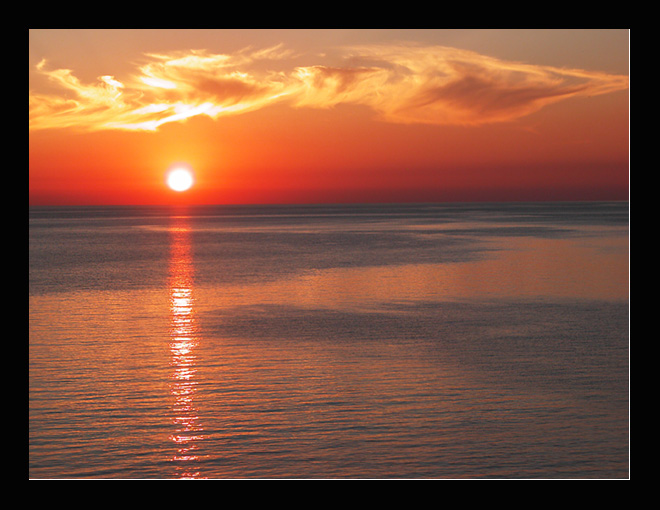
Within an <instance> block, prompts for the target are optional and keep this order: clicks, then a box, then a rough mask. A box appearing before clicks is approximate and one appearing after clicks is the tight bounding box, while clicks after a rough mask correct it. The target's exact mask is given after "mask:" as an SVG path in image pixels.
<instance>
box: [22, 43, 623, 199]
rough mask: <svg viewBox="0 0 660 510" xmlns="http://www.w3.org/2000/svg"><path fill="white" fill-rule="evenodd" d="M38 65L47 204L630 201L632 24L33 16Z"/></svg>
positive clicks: (32, 176) (34, 116) (39, 193)
mask: <svg viewBox="0 0 660 510" xmlns="http://www.w3.org/2000/svg"><path fill="white" fill-rule="evenodd" d="M29 59H30V131H29V136H30V140H29V143H30V145H29V158H30V163H29V165H30V170H29V191H30V204H34V205H37V204H63V205H66V204H166V203H179V202H189V203H203V204H224V203H317V202H410V201H470V200H548V199H551V200H592V199H605V200H611V199H614V200H621V199H623V200H625V199H627V198H628V184H629V152H628V151H629V124H628V122H629V91H628V66H629V63H628V59H629V33H628V31H627V30H544V31H540V30H436V31H433V30H428V31H427V30H424V31H419V30H417V31H415V30H413V31H392V30H382V31H381V30H366V31H364V30H363V31H357V30H326V31H312V30H310V31H307V30H293V31H286V30H264V31H259V30H257V31H251V30H174V31H171V30H166V31H161V30H31V31H30V55H29ZM177 162H183V163H186V164H187V165H189V166H190V167H192V169H193V170H194V173H195V178H196V182H195V186H194V187H193V188H191V190H189V191H187V192H182V193H175V192H173V191H171V190H169V189H168V188H167V186H166V185H165V174H166V171H167V170H168V169H169V168H170V167H171V166H172V165H173V164H175V163H177Z"/></svg>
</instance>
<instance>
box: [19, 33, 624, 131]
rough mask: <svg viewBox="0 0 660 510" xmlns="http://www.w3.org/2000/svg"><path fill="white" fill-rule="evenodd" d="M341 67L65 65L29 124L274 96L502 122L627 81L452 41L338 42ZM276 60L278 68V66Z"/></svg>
mask: <svg viewBox="0 0 660 510" xmlns="http://www.w3.org/2000/svg"><path fill="white" fill-rule="evenodd" d="M343 54H344V62H345V65H342V66H336V65H335V66H327V65H323V64H317V65H310V66H298V67H293V66H291V67H290V68H289V69H287V68H286V67H283V66H284V65H285V64H290V62H291V61H292V60H291V59H292V57H293V54H292V52H291V51H290V50H287V49H286V48H284V47H283V46H282V45H279V46H275V47H272V48H266V49H262V50H250V49H247V50H243V51H240V52H237V53H236V54H233V55H229V54H213V53H209V52H207V51H187V52H177V53H171V54H148V55H146V58H147V59H148V61H147V63H146V64H144V65H142V66H141V67H139V68H138V69H137V73H136V74H135V75H134V76H133V77H131V78H129V79H128V80H124V81H123V82H122V81H119V79H117V78H115V77H114V76H111V75H104V76H101V77H99V78H98V80H97V82H95V83H93V84H83V83H81V82H80V81H79V80H78V79H77V78H76V77H75V76H74V74H73V71H71V70H68V69H54V70H49V69H48V68H47V65H46V62H45V61H42V62H40V63H39V65H38V66H37V69H36V70H37V72H39V73H42V74H43V75H45V76H47V77H48V79H49V80H51V81H52V82H53V84H55V85H56V86H57V87H59V89H60V90H61V91H62V93H61V94H58V95H53V94H42V93H38V92H32V91H31V92H30V129H45V128H61V127H76V128H79V129H86V130H99V129H128V130H157V129H158V127H159V126H161V125H163V124H165V123H168V122H178V121H182V120H185V119H187V118H190V117H193V116H197V115H207V116H209V117H211V118H214V119H216V118H219V117H222V116H224V115H236V114H239V113H243V112H247V111H251V110H255V109H258V108H263V107H265V106H268V105H270V104H274V103H275V102H287V103H288V104H290V105H291V106H292V107H297V108H302V107H308V108H327V107H332V106H335V105H337V104H341V103H349V104H359V105H365V106H368V107H370V108H371V109H373V111H374V112H375V113H376V114H377V115H378V116H379V118H381V119H382V120H384V121H389V122H401V123H427V124H449V125H480V124H486V123H493V122H506V121H511V120H515V119H518V118H521V117H524V116H525V115H529V114H530V113H533V112H535V111H538V110H539V109H541V108H543V107H545V106H547V105H550V104H552V103H555V102H557V101H561V100H563V99H566V98H569V97H574V96H590V95H599V94H607V93H610V92H614V91H618V90H624V89H626V88H627V87H628V77H627V76H621V75H611V74H606V73H599V72H591V71H584V70H579V69H560V68H553V67H548V66H535V65H530V64H524V63H518V62H507V61H503V60H499V59H495V58H492V57H488V56H484V55H480V54H478V53H475V52H471V51H465V50H460V49H455V48H448V47H441V46H434V47H421V46H413V45H409V46H406V45H397V46H394V45H388V46H361V47H352V48H344V49H343ZM283 69H284V70H283Z"/></svg>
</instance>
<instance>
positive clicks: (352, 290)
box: [29, 203, 629, 478]
mask: <svg viewBox="0 0 660 510" xmlns="http://www.w3.org/2000/svg"><path fill="white" fill-rule="evenodd" d="M628 225H629V215H628V204H627V203H536V204H523V203H521V204H417V205H363V206H359V205H350V206H348V205H342V206H287V207H284V206H268V207H267V206H263V207H247V206H245V207H239V206H235V207H220V206H218V207H211V206H208V207H195V208H189V209H172V208H167V207H141V208H140V207H135V208H130V207H71V208H65V207H62V208H31V209H30V230H29V259H30V260H29V276H30V277H29V344H30V345H29V400H30V401H29V476H30V477H32V478H627V477H628V462H629V387H628V382H629V368H628V365H629V363H628V362H629V290H628V276H629V270H628V267H629V264H628V258H629V244H628V239H629V233H628Z"/></svg>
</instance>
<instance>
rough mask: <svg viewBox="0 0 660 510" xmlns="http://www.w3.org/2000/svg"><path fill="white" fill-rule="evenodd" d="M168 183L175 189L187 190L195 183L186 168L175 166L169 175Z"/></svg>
mask: <svg viewBox="0 0 660 510" xmlns="http://www.w3.org/2000/svg"><path fill="white" fill-rule="evenodd" d="M167 185H168V186H169V187H170V188H171V189H173V190H174V191H186V190H187V189H190V187H191V186H192V185H193V176H192V173H191V172H190V171H189V170H186V169H185V168H175V169H174V170H172V171H171V172H170V173H169V174H168V175H167Z"/></svg>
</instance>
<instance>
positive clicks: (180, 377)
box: [169, 218, 203, 478]
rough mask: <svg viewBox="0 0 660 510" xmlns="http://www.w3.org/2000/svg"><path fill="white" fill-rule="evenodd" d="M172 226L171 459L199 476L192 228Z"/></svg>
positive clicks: (182, 471)
mask: <svg viewBox="0 0 660 510" xmlns="http://www.w3.org/2000/svg"><path fill="white" fill-rule="evenodd" d="M172 221H173V223H172V225H171V227H170V236H171V244H170V269H169V294H170V333H169V341H170V343H169V346H170V353H171V359H170V365H171V366H172V368H173V372H172V374H171V378H170V395H171V396H172V397H173V404H172V416H173V421H174V425H175V431H174V433H173V434H172V435H171V436H170V438H171V440H172V441H173V442H174V443H175V445H176V446H177V451H176V454H175V455H174V457H173V458H172V459H171V460H172V461H173V462H174V463H175V466H176V472H177V476H179V477H181V478H197V477H199V472H198V471H197V470H196V468H195V461H197V460H198V459H199V456H198V455H197V454H196V450H197V448H198V446H199V442H200V441H201V440H202V439H203V434H202V432H203V427H202V426H201V424H200V423H199V413H198V410H197V408H196V407H195V393H196V386H197V381H196V380H195V374H196V372H197V369H196V355H195V348H196V347H197V346H198V343H199V338H198V335H197V327H196V324H195V308H194V296H193V286H192V280H193V264H192V254H191V243H190V230H189V226H188V224H187V220H186V218H174V219H173V220H172Z"/></svg>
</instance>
